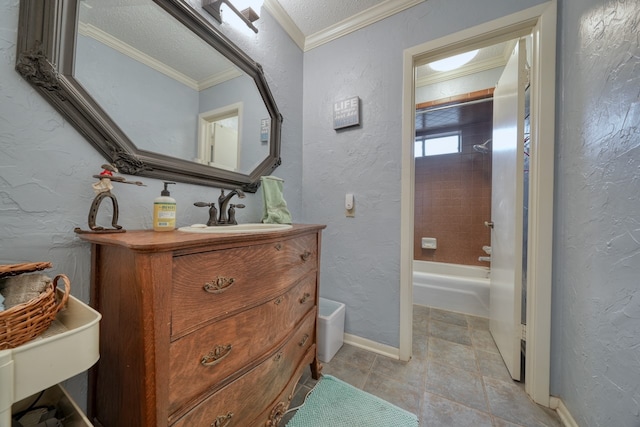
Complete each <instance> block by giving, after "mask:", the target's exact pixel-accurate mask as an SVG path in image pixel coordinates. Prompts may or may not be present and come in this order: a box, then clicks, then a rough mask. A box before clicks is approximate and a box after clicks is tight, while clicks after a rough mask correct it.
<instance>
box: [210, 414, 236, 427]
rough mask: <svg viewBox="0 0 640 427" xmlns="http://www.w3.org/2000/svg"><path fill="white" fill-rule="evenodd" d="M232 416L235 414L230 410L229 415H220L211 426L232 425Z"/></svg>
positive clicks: (222, 426)
mask: <svg viewBox="0 0 640 427" xmlns="http://www.w3.org/2000/svg"><path fill="white" fill-rule="evenodd" d="M231 418H233V414H232V413H231V412H229V413H228V414H227V415H220V416H219V417H217V418H216V420H215V421H214V422H212V423H211V427H226V426H229V425H231Z"/></svg>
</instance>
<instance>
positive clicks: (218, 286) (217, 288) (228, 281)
mask: <svg viewBox="0 0 640 427" xmlns="http://www.w3.org/2000/svg"><path fill="white" fill-rule="evenodd" d="M235 281H236V279H234V278H233V277H221V276H218V277H216V278H215V279H214V280H213V281H211V282H207V283H205V284H204V286H203V287H202V288H203V289H204V290H205V291H207V292H209V293H210V294H221V293H223V292H224V291H226V290H227V289H229V288H230V287H231V285H233V282H235Z"/></svg>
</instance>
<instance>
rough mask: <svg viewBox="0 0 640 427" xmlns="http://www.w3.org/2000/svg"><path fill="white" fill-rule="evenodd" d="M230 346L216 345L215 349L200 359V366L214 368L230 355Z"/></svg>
mask: <svg viewBox="0 0 640 427" xmlns="http://www.w3.org/2000/svg"><path fill="white" fill-rule="evenodd" d="M231 347H232V346H231V344H228V345H217V346H216V348H214V349H213V350H211V351H210V352H209V353H207V354H205V355H204V356H203V357H202V360H201V361H200V363H201V364H202V366H215V365H217V364H218V363H220V361H221V360H222V359H224V358H225V357H227V356H228V355H229V354H231Z"/></svg>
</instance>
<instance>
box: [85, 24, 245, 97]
mask: <svg viewBox="0 0 640 427" xmlns="http://www.w3.org/2000/svg"><path fill="white" fill-rule="evenodd" d="M78 33H80V34H82V35H83V36H86V37H91V38H92V39H94V40H97V41H98V42H100V43H102V44H104V45H106V46H109V47H110V48H112V49H114V50H116V51H118V52H120V53H122V54H123V55H126V56H128V57H129V58H132V59H134V60H136V61H138V62H140V63H142V64H144V65H146V66H148V67H150V68H153V69H154V70H156V71H158V72H159V73H162V74H164V75H165V76H167V77H169V78H171V79H173V80H176V81H177V82H180V83H182V84H183V85H185V86H187V87H189V88H191V89H193V90H195V91H201V90H204V89H207V88H209V87H212V86H215V85H217V84H219V83H223V82H225V81H227V80H231V79H233V78H236V77H239V76H241V75H242V72H240V70H238V69H236V68H234V69H230V70H228V71H225V72H222V73H218V74H215V75H212V76H209V77H208V78H206V79H204V80H201V81H196V80H195V79H192V78H191V77H188V76H186V75H185V74H183V73H181V72H180V71H177V70H176V69H174V68H172V67H169V66H168V65H167V64H165V63H163V62H161V61H158V60H157V59H155V58H153V57H151V56H149V55H147V54H146V53H144V52H142V51H140V50H138V49H136V48H134V47H133V46H131V45H129V44H127V43H124V42H123V41H121V40H119V39H117V38H116V37H113V36H112V35H111V34H109V33H107V32H105V31H102V30H101V29H99V28H98V27H96V26H94V25H91V24H86V23H84V22H80V25H79V26H78Z"/></svg>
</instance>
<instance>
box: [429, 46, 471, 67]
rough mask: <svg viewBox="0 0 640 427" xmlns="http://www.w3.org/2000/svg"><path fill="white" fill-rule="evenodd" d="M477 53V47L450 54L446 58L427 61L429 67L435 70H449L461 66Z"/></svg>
mask: <svg viewBox="0 0 640 427" xmlns="http://www.w3.org/2000/svg"><path fill="white" fill-rule="evenodd" d="M477 54H478V49H476V50H472V51H470V52H465V53H461V54H459V55H454V56H450V57H448V58H444V59H441V60H439V61H434V62H431V63H429V67H431V69H433V70H436V71H451V70H455V69H456V68H460V67H462V66H463V65H464V64H466V63H467V62H469V61H471V60H472V59H473V58H475V56H476V55H477Z"/></svg>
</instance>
